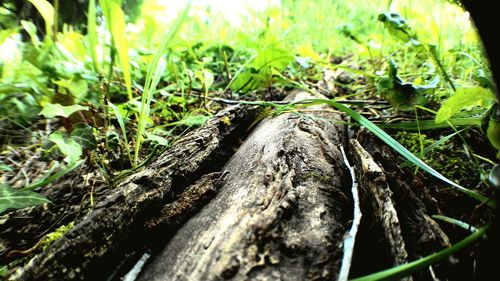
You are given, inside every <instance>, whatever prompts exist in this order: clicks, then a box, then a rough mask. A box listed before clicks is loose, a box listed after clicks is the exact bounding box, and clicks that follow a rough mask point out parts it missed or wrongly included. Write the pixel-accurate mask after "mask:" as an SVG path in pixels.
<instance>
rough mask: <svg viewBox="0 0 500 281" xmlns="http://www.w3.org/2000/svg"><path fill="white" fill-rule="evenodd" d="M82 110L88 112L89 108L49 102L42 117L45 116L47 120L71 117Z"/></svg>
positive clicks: (43, 109)
mask: <svg viewBox="0 0 500 281" xmlns="http://www.w3.org/2000/svg"><path fill="white" fill-rule="evenodd" d="M80 110H88V107H86V106H81V105H78V104H74V105H68V106H64V105H61V104H58V103H49V102H48V103H46V104H45V105H44V106H43V108H42V111H40V115H43V116H44V117H45V118H54V117H56V116H61V117H69V116H70V115H71V114H73V113H75V112H77V111H80Z"/></svg>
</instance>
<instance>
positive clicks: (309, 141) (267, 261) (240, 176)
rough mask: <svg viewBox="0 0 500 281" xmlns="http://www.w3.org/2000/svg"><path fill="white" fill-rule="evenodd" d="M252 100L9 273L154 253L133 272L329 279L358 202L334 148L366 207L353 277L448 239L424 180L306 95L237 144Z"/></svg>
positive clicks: (60, 275) (91, 272)
mask: <svg viewBox="0 0 500 281" xmlns="http://www.w3.org/2000/svg"><path fill="white" fill-rule="evenodd" d="M310 97H311V96H310V94H307V93H304V92H294V93H293V94H291V95H290V96H289V97H288V100H301V99H304V98H310ZM258 112H259V111H258V109H257V108H254V107H244V106H236V107H232V108H230V109H228V110H226V111H224V112H222V113H220V114H218V115H217V116H215V117H214V119H212V120H211V121H209V122H208V124H206V125H205V126H204V127H202V128H199V129H198V130H196V131H194V132H193V134H191V135H189V136H188V137H186V138H184V139H183V140H182V141H180V142H179V143H177V144H175V145H174V146H173V147H172V148H171V149H170V150H168V151H167V152H166V153H165V154H164V155H162V156H161V157H160V158H159V159H158V160H156V161H154V162H153V164H152V165H151V166H150V167H148V168H146V169H145V170H143V171H141V172H139V173H137V174H134V175H132V176H130V177H128V178H127V179H125V180H124V181H123V182H122V183H121V184H120V185H119V186H118V187H117V188H116V191H114V192H113V194H112V195H110V196H108V198H106V199H105V200H104V201H103V202H101V203H100V204H98V206H97V207H96V208H95V210H93V211H92V212H91V213H90V215H89V216H88V217H86V218H85V219H84V220H83V221H81V222H79V223H78V224H77V225H76V226H75V227H74V228H73V229H72V230H71V231H69V232H68V233H67V234H66V235H65V236H64V237H63V238H62V239H60V240H58V241H56V243H54V244H53V245H52V246H51V247H50V248H49V249H48V250H46V251H45V252H43V253H42V254H40V255H39V256H37V257H36V258H35V259H33V260H32V262H30V263H29V264H28V265H26V266H25V267H24V268H21V269H19V270H17V271H16V272H15V273H14V274H13V275H11V276H10V279H11V280H14V279H15V280H70V279H92V280H95V279H106V278H108V279H111V280H118V279H119V278H120V276H123V275H124V274H125V273H126V272H127V271H128V270H129V269H130V268H131V267H132V266H133V262H135V261H136V260H138V259H139V258H140V257H141V256H143V254H144V253H145V252H150V253H152V254H153V257H152V258H151V259H150V261H148V263H147V265H146V266H145V267H144V268H142V270H141V273H140V275H139V276H138V280H230V279H231V280H336V279H337V277H338V276H339V270H340V268H341V262H342V255H343V254H344V252H345V251H346V250H349V249H345V247H347V246H345V245H344V237H345V235H346V234H347V233H348V232H349V228H350V227H351V223H352V220H353V204H354V203H355V202H353V196H352V193H351V188H352V187H353V182H351V177H350V175H349V170H350V169H348V168H352V167H350V166H348V165H349V164H348V163H347V162H345V161H344V158H343V155H342V153H341V149H340V148H341V147H342V148H344V150H346V151H347V155H348V156H349V162H350V163H351V164H352V166H353V168H354V173H355V178H356V181H357V182H358V184H359V185H358V191H359V194H360V202H359V203H360V204H361V213H362V215H363V216H362V219H361V224H360V225H359V232H358V235H357V238H356V243H355V244H354V245H355V246H354V248H353V249H351V250H354V256H353V259H352V261H348V263H350V264H349V266H350V268H351V270H350V275H349V276H350V277H356V276H360V275H364V274H367V273H372V272H374V271H378V270H381V269H385V268H389V267H392V266H395V265H399V264H402V263H405V262H407V261H408V260H413V259H416V258H419V257H421V256H424V255H428V254H430V253H433V252H435V251H437V250H439V249H441V248H444V247H447V246H449V245H450V242H449V239H448V237H447V236H446V234H445V233H444V232H443V231H442V230H441V228H440V226H439V225H438V224H437V223H436V222H434V220H433V219H432V218H431V217H430V214H434V213H438V212H439V210H438V208H437V207H436V204H435V203H434V199H433V198H432V196H430V195H429V193H428V192H426V187H425V186H424V184H423V183H422V182H421V181H419V179H418V178H416V177H414V176H413V175H412V174H409V173H407V172H404V171H402V170H401V169H400V168H399V166H398V165H397V160H396V158H395V157H394V156H392V154H391V151H390V150H388V148H387V147H385V146H384V145H383V144H381V143H379V142H378V141H377V140H375V139H373V137H372V136H370V135H369V134H367V133H364V132H361V133H359V134H358V135H357V136H356V139H354V138H352V136H351V137H349V133H348V131H347V130H346V129H347V128H346V126H345V125H343V124H341V123H340V122H336V121H342V119H341V116H340V114H339V113H338V112H336V111H333V110H332V109H331V108H329V107H327V106H326V105H315V106H310V107H307V109H304V110H302V111H297V112H288V113H283V114H281V115H278V116H275V117H273V116H269V117H267V118H265V119H264V120H263V121H261V122H260V123H259V124H258V125H257V126H256V127H255V128H254V129H253V131H252V132H251V133H250V135H249V136H248V137H247V138H246V140H245V141H244V142H243V143H240V140H243V138H245V136H246V135H247V134H246V133H247V131H248V130H249V128H250V127H251V126H252V124H253V122H254V120H257V118H256V115H257V113H258ZM311 113H312V114H311ZM238 146H239V147H238ZM235 147H238V148H237V150H236V152H234V148H235ZM374 246H375V247H376V248H375V249H374ZM124 256H129V257H130V258H129V259H127V258H126V257H124ZM453 261H454V259H450V260H448V261H447V262H444V263H442V264H441V265H440V266H437V267H435V268H434V271H435V273H436V274H437V275H438V276H439V275H440V274H441V273H442V272H446V270H449V269H450V267H449V266H451V265H452V263H453ZM344 262H345V261H344ZM103 268H107V269H108V270H107V271H106V272H103V271H102V269H103ZM434 271H433V272H434ZM430 276H431V275H430V273H429V272H428V271H425V272H421V273H418V274H414V275H413V276H412V277H408V278H407V279H406V280H412V278H413V279H415V280H425V279H429V278H431V277H430ZM113 278H114V279H113Z"/></svg>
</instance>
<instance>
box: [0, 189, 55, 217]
mask: <svg viewBox="0 0 500 281" xmlns="http://www.w3.org/2000/svg"><path fill="white" fill-rule="evenodd" d="M45 203H50V201H49V200H48V199H47V198H45V197H44V196H42V195H40V194H38V193H36V192H33V191H30V190H16V189H13V188H11V187H9V186H8V185H5V184H0V213H3V212H4V211H5V210H7V209H21V208H25V207H29V206H34V205H40V204H45Z"/></svg>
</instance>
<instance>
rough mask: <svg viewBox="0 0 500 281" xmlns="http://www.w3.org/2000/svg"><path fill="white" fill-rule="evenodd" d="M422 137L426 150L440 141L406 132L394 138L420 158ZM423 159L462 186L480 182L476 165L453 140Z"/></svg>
mask: <svg viewBox="0 0 500 281" xmlns="http://www.w3.org/2000/svg"><path fill="white" fill-rule="evenodd" d="M420 137H422V143H423V145H424V148H426V147H429V146H430V145H432V144H433V143H435V142H436V141H437V140H438V139H434V138H431V137H429V136H427V135H425V134H422V135H421V136H420V135H419V134H418V133H413V132H405V131H401V132H398V133H397V134H396V135H395V136H394V138H395V139H396V140H397V141H398V142H399V143H401V145H403V146H404V147H406V149H408V150H409V151H411V152H412V153H413V154H415V155H416V156H420ZM421 159H422V160H423V161H424V162H425V163H427V164H428V165H429V166H431V167H432V168H434V169H435V170H436V171H438V172H440V173H441V174H443V175H444V176H445V177H447V178H449V179H451V180H453V181H455V182H458V183H460V184H462V185H465V186H469V185H471V184H474V183H477V182H478V180H479V177H478V174H479V173H476V172H473V169H474V168H473V167H474V163H472V162H471V160H470V159H469V157H468V156H467V154H466V152H465V151H464V148H463V147H462V146H461V145H459V144H457V143H456V142H453V141H451V140H450V141H448V142H446V143H443V144H440V145H438V146H437V147H435V148H434V149H432V150H431V151H429V152H427V153H426V154H424V155H423V157H422V158H421ZM471 170H472V172H471Z"/></svg>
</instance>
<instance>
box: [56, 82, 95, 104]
mask: <svg viewBox="0 0 500 281" xmlns="http://www.w3.org/2000/svg"><path fill="white" fill-rule="evenodd" d="M54 83H55V84H56V85H58V86H61V87H62V88H64V89H66V90H68V91H69V93H70V94H71V96H73V97H74V98H75V103H78V102H81V101H83V100H85V97H86V95H87V92H88V90H89V85H88V83H87V81H85V80H83V79H77V80H71V79H64V80H59V81H55V82H54Z"/></svg>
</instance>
